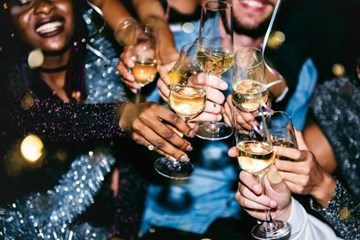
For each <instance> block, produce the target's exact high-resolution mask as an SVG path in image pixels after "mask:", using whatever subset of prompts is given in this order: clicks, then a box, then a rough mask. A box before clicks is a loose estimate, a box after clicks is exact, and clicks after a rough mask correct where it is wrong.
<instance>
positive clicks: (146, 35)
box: [130, 24, 157, 102]
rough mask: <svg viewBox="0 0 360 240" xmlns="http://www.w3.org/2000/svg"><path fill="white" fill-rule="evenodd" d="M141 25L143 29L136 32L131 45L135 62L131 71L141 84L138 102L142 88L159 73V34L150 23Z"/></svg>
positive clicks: (132, 57)
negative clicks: (157, 47)
mask: <svg viewBox="0 0 360 240" xmlns="http://www.w3.org/2000/svg"><path fill="white" fill-rule="evenodd" d="M140 26H141V29H142V31H140V32H138V33H137V34H136V36H137V37H136V39H135V41H134V42H133V44H132V45H130V51H131V60H132V61H133V62H134V64H135V65H134V67H133V68H132V69H131V73H132V75H133V76H134V78H135V81H136V82H138V83H139V84H140V89H139V90H138V92H137V95H136V100H135V101H136V102H140V99H141V88H142V87H144V86H146V85H147V84H149V83H151V82H152V81H154V79H155V77H156V75H157V60H156V58H157V50H156V46H157V42H156V40H157V34H156V32H154V31H153V30H152V29H151V28H150V27H149V26H148V25H145V24H142V25H140Z"/></svg>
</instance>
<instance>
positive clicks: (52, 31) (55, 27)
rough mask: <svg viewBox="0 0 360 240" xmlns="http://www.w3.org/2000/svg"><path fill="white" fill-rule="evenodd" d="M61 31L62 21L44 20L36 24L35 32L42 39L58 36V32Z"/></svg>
mask: <svg viewBox="0 0 360 240" xmlns="http://www.w3.org/2000/svg"><path fill="white" fill-rule="evenodd" d="M63 29H64V20H63V19H60V18H56V19H44V20H41V21H40V22H38V23H37V24H36V27H35V32H36V33H38V34H39V35H40V36H42V37H51V36H54V35H57V34H59V33H60V32H62V30H63Z"/></svg>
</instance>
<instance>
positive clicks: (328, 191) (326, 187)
mask: <svg viewBox="0 0 360 240" xmlns="http://www.w3.org/2000/svg"><path fill="white" fill-rule="evenodd" d="M335 188H336V181H335V179H334V178H333V177H332V176H331V175H329V174H325V176H324V178H323V180H322V181H321V185H320V186H318V187H317V188H314V190H313V191H312V193H311V195H312V197H313V198H314V199H315V200H316V202H318V204H319V205H320V206H321V207H322V208H326V207H327V206H328V205H329V202H330V200H331V198H332V196H333V194H334V191H335Z"/></svg>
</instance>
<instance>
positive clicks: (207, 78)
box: [197, 73, 228, 91]
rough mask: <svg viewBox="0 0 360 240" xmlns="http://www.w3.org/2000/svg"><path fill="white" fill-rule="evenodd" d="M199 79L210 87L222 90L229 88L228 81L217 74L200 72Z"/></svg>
mask: <svg viewBox="0 0 360 240" xmlns="http://www.w3.org/2000/svg"><path fill="white" fill-rule="evenodd" d="M197 79H198V82H199V83H203V84H206V85H207V87H208V88H214V89H217V90H221V91H224V90H226V89H227V88H228V84H227V82H226V81H224V80H222V79H221V78H220V77H218V76H215V75H211V74H210V75H206V74H204V73H200V74H199V75H198V78H197Z"/></svg>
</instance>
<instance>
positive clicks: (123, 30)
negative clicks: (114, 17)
mask: <svg viewBox="0 0 360 240" xmlns="http://www.w3.org/2000/svg"><path fill="white" fill-rule="evenodd" d="M138 25H139V23H138V21H137V20H136V19H135V18H132V17H128V18H125V19H123V20H121V21H120V22H119V23H118V24H117V25H116V27H115V29H114V38H115V40H116V41H117V42H118V43H119V44H120V45H127V46H129V45H132V44H133V43H134V42H135V38H136V27H137V26H138Z"/></svg>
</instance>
